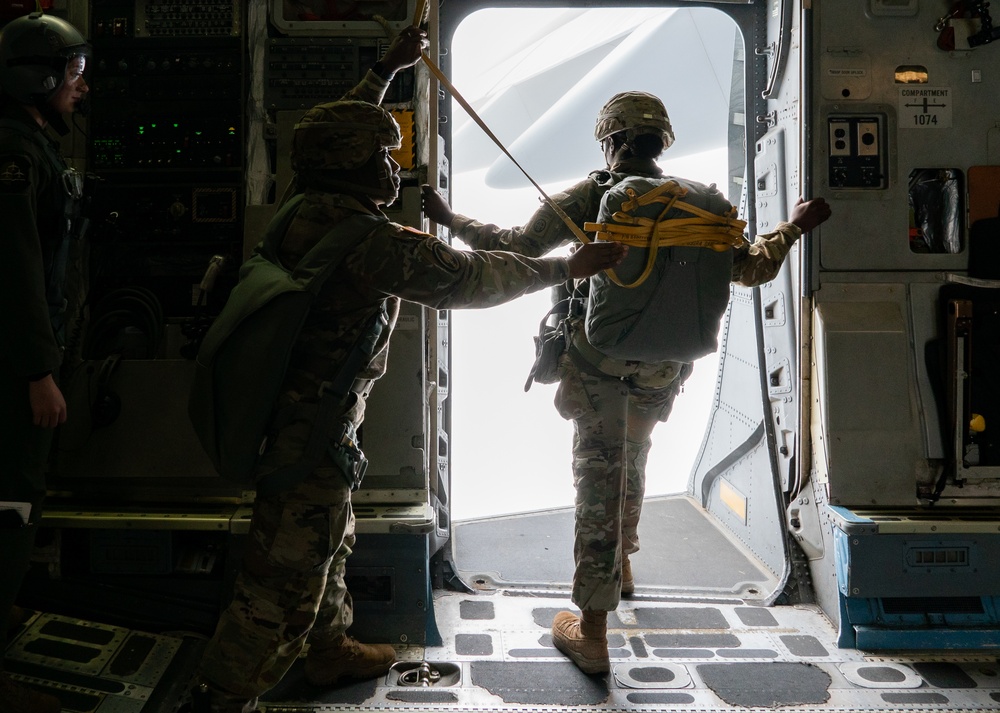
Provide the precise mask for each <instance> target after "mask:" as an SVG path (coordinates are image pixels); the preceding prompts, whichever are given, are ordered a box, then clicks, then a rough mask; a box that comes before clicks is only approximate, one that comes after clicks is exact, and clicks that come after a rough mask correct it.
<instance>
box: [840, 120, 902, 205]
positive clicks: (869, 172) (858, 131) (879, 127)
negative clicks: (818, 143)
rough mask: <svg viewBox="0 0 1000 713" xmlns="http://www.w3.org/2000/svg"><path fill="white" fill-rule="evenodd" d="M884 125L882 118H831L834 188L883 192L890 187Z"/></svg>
mask: <svg viewBox="0 0 1000 713" xmlns="http://www.w3.org/2000/svg"><path fill="white" fill-rule="evenodd" d="M884 125H885V121H884V118H883V117H882V116H879V115H871V116H831V117H830V118H829V121H828V124H827V130H828V135H829V156H830V167H829V180H830V187H831V188H862V189H880V188H885V187H886V186H887V185H888V180H887V176H886V160H885V159H886V150H885V147H886V141H885V139H884V131H883V127H884Z"/></svg>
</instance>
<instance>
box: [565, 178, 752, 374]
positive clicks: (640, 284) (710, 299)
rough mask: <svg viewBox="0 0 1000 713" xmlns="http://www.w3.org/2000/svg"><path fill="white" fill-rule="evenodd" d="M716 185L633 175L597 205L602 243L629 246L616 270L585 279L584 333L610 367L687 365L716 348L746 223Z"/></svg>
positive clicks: (592, 227)
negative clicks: (618, 362)
mask: <svg viewBox="0 0 1000 713" xmlns="http://www.w3.org/2000/svg"><path fill="white" fill-rule="evenodd" d="M735 216H736V209H735V208H734V207H733V206H732V205H731V204H730V203H729V201H728V200H726V199H725V198H724V197H723V195H722V194H721V193H720V192H719V191H718V189H716V188H715V186H714V185H713V186H706V185H704V184H702V183H698V182H696V181H688V180H684V179H681V178H675V177H663V178H646V177H641V176H631V177H629V178H626V179H624V180H622V181H620V182H619V183H617V184H615V185H614V186H612V187H611V188H610V189H609V190H608V192H607V193H606V194H605V195H604V197H603V199H602V201H601V211H600V214H599V215H598V222H596V223H585V224H584V230H587V231H591V232H593V231H596V232H597V239H598V240H617V241H619V242H623V243H626V244H627V245H629V252H628V255H627V256H626V258H625V260H624V261H623V262H622V263H621V264H620V265H619V266H618V267H617V268H615V270H613V271H611V270H609V271H606V272H601V273H598V274H597V275H594V276H593V277H591V278H590V294H589V296H588V299H587V313H586V332H587V339H588V340H589V341H590V343H591V344H592V345H593V346H594V347H596V348H597V349H599V350H600V351H601V352H603V353H604V354H606V355H608V356H609V357H612V358H615V359H625V360H636V361H644V362H658V361H677V362H691V361H694V360H695V359H698V358H699V357H702V356H705V355H706V354H711V353H712V352H713V351H715V349H716V347H717V339H718V332H719V325H720V323H721V320H722V316H723V315H724V314H725V311H726V307H727V306H728V304H729V282H730V279H731V274H732V266H733V250H732V249H733V248H735V247H738V246H740V245H743V244H745V238H744V237H743V229H744V228H745V227H746V223H745V222H744V221H741V220H737V219H736V217H735Z"/></svg>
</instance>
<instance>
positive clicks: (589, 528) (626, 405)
mask: <svg viewBox="0 0 1000 713" xmlns="http://www.w3.org/2000/svg"><path fill="white" fill-rule="evenodd" d="M690 370H691V367H690V365H689V364H680V363H674V362H660V363H655V364H646V363H642V362H630V361H621V360H617V359H610V358H608V357H605V356H604V355H603V354H601V353H600V352H598V351H597V350H596V349H595V348H594V347H592V346H591V345H590V344H589V343H587V341H586V337H585V336H584V334H583V328H582V325H581V324H577V325H576V328H575V329H574V331H573V337H572V339H571V345H570V348H569V350H568V351H567V352H566V353H565V354H564V355H563V356H562V358H561V360H560V382H559V388H558V390H557V392H556V399H555V403H556V408H557V409H558V411H559V413H560V415H562V417H563V418H566V419H570V420H572V421H573V482H574V485H575V487H576V513H575V515H576V517H575V525H574V533H575V534H574V544H573V557H574V561H575V565H576V569H575V571H574V574H573V592H572V600H573V603H574V604H576V605H577V606H578V607H580V609H581V610H583V609H596V610H602V611H613V610H614V609H615V608H617V606H618V602H619V601H620V600H621V570H622V557H623V556H624V555H628V554H632V553H633V552H637V551H638V550H639V533H638V527H639V516H640V514H641V512H642V499H643V495H644V493H645V487H646V459H647V456H648V455H649V449H650V446H651V445H652V441H651V439H650V436H651V434H652V432H653V428H654V426H655V425H656V424H657V423H658V422H661V421H666V420H667V418H668V417H669V415H670V410H671V408H672V406H673V402H674V398H675V397H676V395H677V393H678V392H679V391H680V387H681V385H682V384H683V382H684V379H686V378H687V376H688V375H689V374H690Z"/></svg>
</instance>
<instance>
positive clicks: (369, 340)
mask: <svg viewBox="0 0 1000 713" xmlns="http://www.w3.org/2000/svg"><path fill="white" fill-rule="evenodd" d="M301 200H302V196H301V194H300V195H298V196H295V197H294V198H293V199H291V200H290V201H288V203H286V204H285V206H283V207H282V208H281V210H280V211H279V212H278V214H277V215H275V217H274V219H273V220H272V221H271V223H270V225H269V226H268V230H267V234H266V235H265V237H264V240H263V241H262V242H261V243H260V244H259V245H258V246H257V248H256V249H255V250H254V253H253V255H252V256H251V257H250V259H249V260H247V261H246V262H245V263H244V264H243V266H242V267H241V268H240V280H239V283H238V284H237V285H236V287H234V288H233V291H232V292H231V293H230V296H229V299H228V300H227V302H226V304H225V306H224V307H223V309H222V312H221V313H220V314H219V316H218V317H217V318H216V319H215V321H214V322H213V323H212V326H211V327H210V328H209V329H208V331H207V332H206V334H205V338H204V340H203V341H202V344H201V348H200V349H199V351H198V357H197V360H196V367H195V377H194V383H193V385H192V389H191V393H190V397H189V400H188V414H189V416H190V418H191V423H192V425H193V426H194V430H195V432H196V434H197V435H198V439H199V440H200V441H201V444H202V447H204V449H205V451H206V452H207V453H208V455H209V457H210V458H211V460H212V463H213V464H214V465H215V468H216V470H217V471H218V472H219V474H220V475H221V476H222V477H223V479H225V480H227V481H229V482H231V483H234V484H237V485H243V486H246V487H248V488H249V487H254V483H253V473H254V468H255V466H256V465H257V462H258V461H259V459H260V457H261V455H263V453H264V452H265V450H266V448H267V444H268V438H269V435H270V433H269V431H270V429H271V426H272V423H273V421H274V419H275V416H276V413H275V407H276V404H277V401H278V396H279V394H280V389H281V384H282V382H283V381H284V377H285V372H286V371H287V369H288V363H289V360H290V358H291V352H292V347H293V346H294V345H295V341H296V338H297V337H298V334H299V331H300V330H301V329H302V326H303V324H304V323H305V320H306V317H307V316H308V314H309V310H310V308H311V306H312V303H313V300H314V299H315V297H316V295H317V294H318V293H319V291H320V288H322V286H323V284H324V283H325V282H326V280H327V278H328V277H329V276H330V274H331V273H332V272H333V270H334V269H335V268H336V267H337V266H338V265H339V264H340V263H341V262H342V260H343V258H344V256H345V255H346V254H347V253H348V252H349V251H350V250H351V249H352V248H353V247H354V246H355V245H357V244H358V243H360V242H361V240H363V239H364V238H365V236H367V235H368V234H370V233H371V232H372V231H373V230H374V229H375V228H377V227H378V226H379V225H382V224H384V223H386V222H388V219H387V218H386V217H385V216H376V215H364V214H358V215H355V216H352V217H351V218H348V219H347V220H345V221H343V222H341V223H339V224H337V226H336V227H335V228H334V229H333V230H331V231H330V232H329V233H327V234H326V235H325V236H324V237H323V238H322V239H321V240H320V241H319V242H318V243H316V245H315V246H314V247H313V248H312V249H311V250H310V251H309V252H308V253H307V254H306V255H305V256H303V258H302V260H301V261H300V262H299V264H298V265H296V267H295V268H294V269H293V270H289V269H287V268H285V267H283V266H282V265H281V262H280V260H279V259H278V257H277V252H278V246H279V245H280V242H281V239H282V237H283V236H284V234H285V231H286V230H287V229H288V225H289V224H290V223H291V221H292V218H293V217H294V216H295V212H296V208H297V207H298V205H299V203H300V202H301ZM378 316H379V315H376V317H378ZM386 321H387V320H386V318H385V313H384V309H383V311H382V313H381V319H375V318H373V321H372V323H371V324H370V325H369V326H368V330H367V332H366V333H363V334H362V338H361V340H360V341H359V344H357V345H355V348H354V349H353V351H352V353H351V355H350V356H349V357H348V360H347V364H345V365H344V366H343V367H342V368H341V370H340V372H339V373H338V374H337V375H336V376H335V377H331V384H332V386H331V388H330V389H328V390H327V393H324V396H323V398H322V399H321V400H320V405H319V409H318V413H319V414H320V415H318V416H317V418H316V420H315V421H314V423H313V426H312V428H313V434H314V437H313V438H311V439H310V447H308V448H307V453H306V454H304V457H305V458H307V459H308V458H312V457H314V456H315V454H314V453H313V451H314V450H316V449H312V448H311V446H312V444H313V441H317V440H319V439H317V438H316V437H315V435H316V434H317V433H319V432H320V431H322V432H323V434H325V432H326V429H327V428H328V426H329V424H328V423H320V421H322V420H324V416H323V415H325V414H328V413H329V412H331V411H332V410H333V409H332V407H335V406H336V405H337V403H334V401H335V402H338V403H339V401H341V400H342V399H343V396H344V395H346V392H347V391H348V390H349V389H350V386H351V384H352V382H353V381H354V378H355V375H356V372H357V369H358V367H359V366H360V362H361V358H362V353H361V352H363V351H365V349H366V348H367V351H368V353H369V354H370V353H371V351H372V350H373V348H374V342H375V340H376V339H377V338H378V333H379V332H380V331H381V327H382V326H384V324H385V322H386ZM323 440H324V441H325V435H324V436H323ZM319 445H320V446H321V447H322V448H321V450H319V456H321V455H322V453H323V452H324V451H325V447H326V443H325V442H324V443H321V444H319ZM358 453H360V451H358ZM309 465H310V464H309V463H303V464H302V466H301V467H296V468H290V469H286V470H287V471H288V472H285V471H281V470H279V471H278V472H276V473H275V474H270V475H269V476H268V480H267V482H264V483H257V484H256V487H257V491H258V492H259V493H260V492H267V491H271V492H273V491H274V490H279V489H281V488H284V487H288V486H289V485H293V484H294V483H295V482H297V481H298V480H300V479H301V478H302V477H304V476H305V475H306V474H307V473H308V471H309V470H310V469H311V468H309Z"/></svg>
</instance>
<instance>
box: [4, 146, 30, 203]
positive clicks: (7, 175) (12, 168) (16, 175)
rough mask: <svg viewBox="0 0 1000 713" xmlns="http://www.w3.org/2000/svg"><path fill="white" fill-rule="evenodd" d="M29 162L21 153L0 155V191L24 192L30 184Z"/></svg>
mask: <svg viewBox="0 0 1000 713" xmlns="http://www.w3.org/2000/svg"><path fill="white" fill-rule="evenodd" d="M30 177H31V162H30V161H29V160H28V157H27V156H25V155H23V154H6V155H3V156H0V193H24V192H25V191H27V190H28V188H29V187H30V186H31V180H30Z"/></svg>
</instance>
